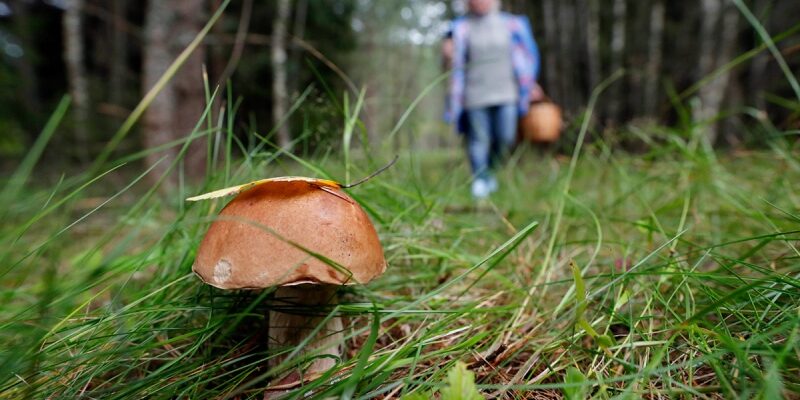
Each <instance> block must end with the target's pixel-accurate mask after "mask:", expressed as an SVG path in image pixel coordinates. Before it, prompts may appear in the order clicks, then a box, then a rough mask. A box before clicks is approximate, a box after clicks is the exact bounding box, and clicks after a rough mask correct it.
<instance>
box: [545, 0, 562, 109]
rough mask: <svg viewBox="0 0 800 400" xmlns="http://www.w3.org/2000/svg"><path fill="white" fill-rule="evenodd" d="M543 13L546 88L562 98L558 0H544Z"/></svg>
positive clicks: (552, 94)
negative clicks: (559, 62) (559, 69)
mask: <svg viewBox="0 0 800 400" xmlns="http://www.w3.org/2000/svg"><path fill="white" fill-rule="evenodd" d="M542 15H543V16H544V18H543V21H542V24H543V25H544V38H543V39H544V40H542V42H543V44H544V46H543V47H544V51H543V52H542V57H543V61H544V62H543V63H542V64H543V66H544V68H543V71H542V74H543V75H544V79H545V85H546V87H545V90H546V91H547V93H548V95H549V96H550V97H553V98H555V99H561V98H562V96H561V91H560V90H559V85H558V76H559V73H558V70H557V69H558V60H559V58H560V57H559V53H558V51H557V49H558V27H557V26H556V24H557V21H556V1H555V0H543V1H542Z"/></svg>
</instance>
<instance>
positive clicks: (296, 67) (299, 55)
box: [286, 0, 308, 100]
mask: <svg viewBox="0 0 800 400" xmlns="http://www.w3.org/2000/svg"><path fill="white" fill-rule="evenodd" d="M307 16H308V0H297V2H296V3H295V7H294V32H293V33H292V35H293V36H294V38H295V39H298V40H303V38H305V36H306V19H307ZM290 48H291V53H290V54H291V56H290V62H289V68H290V71H294V73H293V74H292V76H290V77H289V82H288V84H287V85H286V87H287V93H288V95H289V98H290V100H291V99H293V98H294V96H295V95H296V94H297V82H298V80H299V79H298V76H297V75H298V72H299V71H300V70H302V68H303V65H302V62H303V49H302V48H301V47H300V46H296V45H292V46H290Z"/></svg>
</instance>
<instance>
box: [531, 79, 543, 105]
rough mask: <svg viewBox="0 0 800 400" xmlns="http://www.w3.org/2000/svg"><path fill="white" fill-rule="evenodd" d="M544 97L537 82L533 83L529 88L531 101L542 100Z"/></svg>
mask: <svg viewBox="0 0 800 400" xmlns="http://www.w3.org/2000/svg"><path fill="white" fill-rule="evenodd" d="M544 98H545V96H544V90H542V87H541V86H539V84H538V83H534V84H533V89H531V102H536V101H542V100H544Z"/></svg>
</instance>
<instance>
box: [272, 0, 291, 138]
mask: <svg viewBox="0 0 800 400" xmlns="http://www.w3.org/2000/svg"><path fill="white" fill-rule="evenodd" d="M276 5H277V9H276V12H275V18H274V19H273V21H272V42H271V48H272V121H273V124H275V125H276V126H277V125H278V124H280V125H279V126H277V128H278V129H277V133H278V145H279V146H280V147H281V148H283V149H288V148H289V146H290V144H291V135H290V133H289V122H288V121H283V122H281V121H282V120H283V118H284V117H285V116H286V110H287V109H288V96H287V93H286V21H287V20H288V19H289V16H290V14H291V3H290V0H278V1H277V3H276Z"/></svg>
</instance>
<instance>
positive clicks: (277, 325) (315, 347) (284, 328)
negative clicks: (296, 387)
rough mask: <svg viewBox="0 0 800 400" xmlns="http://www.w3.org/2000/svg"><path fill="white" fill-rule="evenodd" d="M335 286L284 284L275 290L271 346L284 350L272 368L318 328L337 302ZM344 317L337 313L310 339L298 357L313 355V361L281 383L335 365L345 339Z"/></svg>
mask: <svg viewBox="0 0 800 400" xmlns="http://www.w3.org/2000/svg"><path fill="white" fill-rule="evenodd" d="M336 288H337V287H336V286H334V285H310V284H302V285H296V286H281V287H278V289H277V290H276V291H275V299H274V300H273V301H274V303H273V304H274V306H275V308H276V309H273V310H270V312H269V342H268V343H269V349H270V351H281V350H284V351H285V353H284V354H281V355H278V356H275V357H273V358H271V359H270V362H269V367H270V368H274V367H277V366H278V365H280V364H281V363H283V362H284V361H286V357H287V356H288V355H289V354H290V353H291V352H292V350H293V349H294V348H295V347H297V346H298V345H300V344H301V343H303V342H304V341H306V340H307V339H308V337H309V335H311V334H312V333H313V332H314V330H315V329H317V327H318V326H319V325H320V324H321V323H323V321H324V320H325V319H326V318H327V316H328V313H327V307H320V306H330V305H335V304H336V303H337V299H336ZM343 329H344V328H343V326H342V320H341V318H339V317H337V316H334V317H331V318H330V319H328V321H327V322H326V323H325V326H323V327H320V329H319V331H318V332H317V333H316V335H315V336H314V337H313V338H311V339H310V340H308V343H306V344H305V346H304V347H303V349H302V350H301V351H300V352H299V353H298V354H297V355H296V356H295V357H302V356H303V355H311V356H312V357H314V360H313V361H311V364H306V365H307V366H304V367H305V368H304V369H303V370H301V371H296V372H298V374H295V373H291V374H289V376H288V377H285V378H284V379H283V380H282V382H281V383H286V384H288V383H292V382H290V381H300V379H301V376H302V379H303V380H309V379H313V378H315V377H317V376H319V375H321V374H322V373H324V372H325V371H327V370H329V369H331V368H333V366H334V365H335V364H336V361H337V360H338V359H339V358H340V357H341V351H340V348H339V347H340V345H341V344H342V342H343V337H344V336H343V334H342V331H343Z"/></svg>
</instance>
